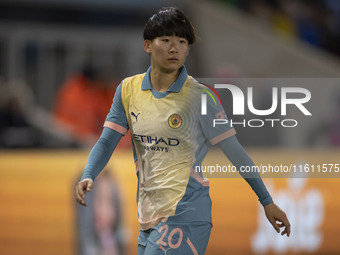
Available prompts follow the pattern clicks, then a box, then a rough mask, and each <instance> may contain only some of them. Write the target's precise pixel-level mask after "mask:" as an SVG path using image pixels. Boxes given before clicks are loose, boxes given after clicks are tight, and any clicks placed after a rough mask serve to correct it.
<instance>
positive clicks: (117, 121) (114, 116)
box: [104, 83, 129, 135]
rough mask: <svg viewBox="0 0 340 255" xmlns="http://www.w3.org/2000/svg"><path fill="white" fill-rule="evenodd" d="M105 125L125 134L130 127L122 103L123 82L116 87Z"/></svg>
mask: <svg viewBox="0 0 340 255" xmlns="http://www.w3.org/2000/svg"><path fill="white" fill-rule="evenodd" d="M104 127H108V128H111V129H113V130H115V131H117V132H119V133H121V134H122V135H125V134H126V132H127V131H128V129H129V124H128V121H127V119H126V114H125V109H124V107H123V103H122V83H120V84H119V86H118V87H117V89H116V93H115V96H114V97H113V102H112V105H111V108H110V112H109V114H108V115H107V117H106V120H105V123H104Z"/></svg>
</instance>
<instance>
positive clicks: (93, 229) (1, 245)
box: [0, 0, 340, 255]
mask: <svg viewBox="0 0 340 255" xmlns="http://www.w3.org/2000/svg"><path fill="white" fill-rule="evenodd" d="M162 6H176V7H178V8H180V9H181V10H182V11H183V12H184V13H185V14H186V15H187V16H189V17H190V19H191V20H192V22H193V24H194V26H195V27H196V30H197V33H198V36H199V40H198V42H197V43H196V44H195V45H193V46H192V47H191V50H190V55H189V57H188V59H187V63H186V67H187V69H188V72H189V74H190V75H192V76H194V77H195V78H197V79H199V80H200V79H202V80H207V81H208V82H209V83H210V84H211V85H213V84H214V83H215V82H217V81H218V82H221V81H229V80H230V79H234V81H235V79H240V78H251V79H248V80H247V82H248V83H244V84H243V86H244V87H242V86H241V85H240V88H242V90H243V91H244V94H245V95H246V88H247V87H249V86H252V87H253V88H254V98H255V99H254V103H256V104H257V106H258V107H259V108H260V107H263V108H262V109H268V108H269V107H270V104H271V102H272V101H271V100H272V94H271V90H270V89H271V88H272V87H273V86H275V87H285V86H286V87H303V88H306V89H308V90H310V92H311V96H312V98H311V100H310V102H308V104H306V106H307V108H308V109H309V110H310V111H311V112H312V116H311V117H305V116H302V115H301V112H298V111H293V110H291V111H288V114H287V116H286V117H285V118H286V119H288V118H289V119H292V118H293V119H296V120H298V121H299V125H298V126H297V127H295V128H288V129H287V128H282V127H280V126H279V125H277V126H275V127H269V128H268V127H261V128H249V127H242V126H236V130H237V133H238V139H239V140H240V141H241V143H242V144H243V145H244V146H245V148H246V150H247V151H248V153H249V154H250V156H251V157H252V159H253V160H254V161H255V163H258V164H260V163H268V164H269V163H270V164H274V165H275V164H291V163H294V164H315V165H320V164H321V165H322V164H339V163H340V161H339V158H340V157H339V155H340V150H339V145H340V46H339V45H340V2H339V1H337V0H238V1H236V0H210V1H207V0H199V1H198V0H196V1H194V0H186V1H184V0H174V1H151V0H144V1H138V0H124V1H123V0H97V1H91V0H82V1H80V0H67V1H66V0H0V201H1V206H0V208H1V209H0V225H1V228H0V253H1V254H3V255H30V254H34V255H39V254H51V255H52V254H58V255H59V254H65V255H73V254H75V255H76V254H79V255H80V254H92V255H93V254H98V255H99V254H101V255H104V254H137V235H138V231H139V225H138V220H137V208H136V203H135V195H136V186H137V179H136V176H135V170H134V168H135V166H134V163H133V156H132V150H131V141H130V138H129V135H126V136H125V137H124V138H123V139H122V140H121V142H120V144H119V145H118V148H117V149H116V151H115V152H114V154H113V157H112V159H111V160H110V163H109V164H108V166H107V168H106V169H105V170H104V171H103V173H102V174H101V175H100V177H98V179H97V180H96V183H98V185H96V187H95V190H94V191H93V192H91V195H90V196H89V197H88V198H87V199H88V203H89V206H88V207H87V208H83V207H82V208H80V207H78V206H77V205H76V203H75V199H74V185H75V183H76V182H77V181H78V180H79V178H80V176H81V174H82V171H83V169H84V166H85V164H86V160H87V156H88V153H89V151H90V149H91V147H92V146H93V145H94V143H95V142H96V140H97V139H98V137H99V135H100V133H101V130H102V125H103V122H104V120H105V117H106V114H107V113H108V111H109V108H110V105H111V102H112V97H113V95H114V93H115V89H116V87H117V86H118V84H119V83H120V81H121V80H122V79H123V78H125V77H127V76H131V75H134V74H137V73H143V72H145V71H146V70H147V68H148V66H149V56H148V55H147V54H146V53H145V52H144V50H143V38H142V34H143V28H144V24H145V22H146V21H147V20H148V18H149V17H150V16H151V15H152V14H153V13H155V12H156V11H157V10H158V9H159V8H161V7H162ZM249 82H250V83H249ZM265 83H266V86H264V85H263V84H265ZM258 84H259V85H258ZM268 88H269V89H268ZM218 93H219V94H220V95H221V97H222V102H223V106H224V107H225V108H226V112H227V114H228V116H229V117H233V116H232V113H231V112H230V107H231V105H232V104H231V103H232V99H231V95H230V93H229V94H228V93H226V92H225V91H223V90H218ZM246 114H248V115H247V116H246V118H254V116H250V115H249V113H246ZM272 117H275V116H272ZM281 117H282V116H281ZM256 118H257V119H258V117H256ZM276 118H279V117H278V116H277V115H276ZM221 157H223V156H221V154H220V152H219V151H218V150H215V149H212V151H211V153H209V156H208V158H207V161H208V162H216V160H220V159H221ZM225 163H226V164H229V162H228V161H227V160H226V162H225ZM328 168H329V167H328ZM291 177H292V178H265V179H264V181H265V183H266V185H267V187H268V188H269V189H270V191H271V194H272V196H273V198H274V200H275V201H276V203H277V204H278V205H279V206H280V207H281V208H282V209H284V210H285V211H286V212H287V215H288V216H289V219H290V220H291V224H292V235H291V237H290V238H286V237H280V236H278V235H276V234H274V231H273V229H272V227H271V226H270V225H269V223H268V222H267V221H266V220H265V218H264V215H263V210H262V208H261V206H260V205H259V203H258V202H257V200H256V196H255V195H254V194H253V192H252V191H251V189H250V188H249V187H248V185H247V184H246V182H245V181H244V180H242V179H240V178H211V180H210V184H211V196H212V200H213V221H214V227H213V231H212V235H211V239H210V243H209V246H208V250H207V252H206V254H213V255H215V254H216V255H218V254H320V255H321V254H322V255H325V254H340V245H339V243H338V239H339V237H340V220H339V219H338V213H339V210H340V199H339V198H338V196H337V194H338V193H339V191H340V188H339V187H340V181H339V178H336V177H340V174H335V175H334V178H318V179H317V178H308V175H303V176H298V177H296V176H291ZM234 194H237V196H235V195H234Z"/></svg>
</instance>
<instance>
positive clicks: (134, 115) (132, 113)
mask: <svg viewBox="0 0 340 255" xmlns="http://www.w3.org/2000/svg"><path fill="white" fill-rule="evenodd" d="M139 114H140V112H139V113H138V114H137V115H136V114H135V113H134V112H131V115H132V116H133V117H135V118H136V121H138V115H139Z"/></svg>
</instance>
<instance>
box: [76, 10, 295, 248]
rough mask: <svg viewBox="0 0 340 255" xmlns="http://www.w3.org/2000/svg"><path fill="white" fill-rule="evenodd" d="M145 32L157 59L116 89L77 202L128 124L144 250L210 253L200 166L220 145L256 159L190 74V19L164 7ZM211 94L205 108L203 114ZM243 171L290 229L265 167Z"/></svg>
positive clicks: (273, 215) (238, 161)
mask: <svg viewBox="0 0 340 255" xmlns="http://www.w3.org/2000/svg"><path fill="white" fill-rule="evenodd" d="M143 37H144V49H145V51H146V52H147V53H148V54H149V55H150V58H151V66H150V68H149V69H148V70H147V72H146V73H144V74H139V75H135V76H133V77H129V78H126V79H124V80H123V81H122V82H121V84H120V85H119V87H118V88H117V90H116V94H115V96H114V99H113V103H112V106H111V109H110V112H109V114H108V116H107V118H106V121H105V123H104V129H103V132H102V134H101V137H100V138H99V140H98V142H97V143H96V144H95V146H94V147H93V149H92V151H91V153H90V155H89V158H88V162H87V165H86V167H85V171H84V174H83V176H82V178H81V180H80V182H79V183H78V184H77V185H76V196H77V202H78V203H80V204H82V205H84V206H86V203H85V194H86V193H87V192H90V191H91V189H92V187H93V182H94V179H95V177H96V176H97V175H98V174H99V173H100V172H101V170H102V169H103V168H104V166H105V165H106V164H107V162H108V161H109V159H110V157H111V155H112V153H113V151H114V149H115V147H116V145H117V143H118V142H119V140H120V138H121V137H122V136H123V135H124V134H125V133H126V132H127V130H128V129H130V132H131V137H132V142H133V151H134V156H135V163H136V171H137V176H138V189H137V193H138V217H139V222H140V226H141V227H140V233H139V237H138V254H139V255H142V254H144V255H156V254H168V255H169V254H204V252H205V250H206V247H207V244H208V240H209V236H210V231H211V227H212V219H211V200H210V196H209V182H208V180H207V179H206V178H205V177H204V176H203V174H202V173H201V172H196V171H195V170H194V169H196V168H195V166H200V165H201V163H202V161H203V159H204V157H205V156H206V154H207V152H208V149H209V146H210V145H214V144H219V146H220V147H221V149H222V150H223V152H224V153H225V155H226V156H227V157H228V158H229V160H230V161H231V162H232V163H233V164H234V166H235V167H236V168H237V169H238V170H240V168H241V166H253V165H254V163H253V162H252V160H251V159H250V158H249V156H248V155H247V153H246V152H245V151H244V149H243V148H242V146H241V145H240V144H239V142H238V140H237V139H236V136H235V130H234V129H233V128H232V127H231V126H228V125H219V127H213V125H212V120H213V119H214V118H221V117H223V118H226V117H225V113H224V111H223V107H222V105H221V104H220V103H218V100H215V99H214V98H211V97H210V94H211V96H212V97H214V96H213V92H212V91H211V90H209V88H207V87H206V86H203V85H201V84H200V83H198V82H197V81H196V80H194V79H193V78H192V77H191V76H188V74H187V71H186V69H185V66H184V62H185V60H186V57H187V56H188V54H189V49H190V45H191V44H193V43H194V42H195V38H196V36H195V31H194V28H193V26H192V24H191V22H190V20H189V19H188V18H187V17H186V16H184V14H183V13H182V12H181V11H179V10H178V9H176V8H173V7H168V8H163V9H161V10H160V11H159V12H157V13H156V14H154V15H153V16H152V17H151V18H150V19H149V20H148V22H147V23H146V25H145V29H144V34H143ZM205 93H208V94H209V97H207V99H206V101H207V102H206V114H201V104H200V102H201V96H202V94H205ZM243 177H244V178H245V179H246V181H247V182H248V183H249V185H250V186H251V187H252V189H253V190H254V191H255V193H256V194H257V196H258V198H259V201H260V203H261V204H262V205H263V206H264V210H265V213H266V216H267V218H268V220H269V221H270V223H271V224H272V225H273V226H274V228H275V229H276V231H277V232H278V233H279V232H280V227H284V230H283V231H282V233H281V234H282V235H284V234H287V236H289V234H290V224H289V221H288V219H287V217H286V215H285V213H284V212H283V211H282V210H281V209H280V208H279V207H278V206H276V205H275V204H274V203H273V200H272V198H271V196H270V194H269V193H268V191H267V189H266V187H265V186H264V184H263V182H262V180H261V178H260V176H259V174H258V173H256V174H253V175H251V176H250V177H246V176H243ZM277 221H278V222H279V223H277Z"/></svg>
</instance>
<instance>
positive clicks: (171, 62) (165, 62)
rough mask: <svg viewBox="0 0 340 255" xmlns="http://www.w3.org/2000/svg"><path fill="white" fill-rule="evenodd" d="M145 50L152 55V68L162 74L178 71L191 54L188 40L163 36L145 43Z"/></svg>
mask: <svg viewBox="0 0 340 255" xmlns="http://www.w3.org/2000/svg"><path fill="white" fill-rule="evenodd" d="M144 49H145V51H146V52H147V53H149V54H150V55H151V66H152V68H157V69H159V70H161V71H162V72H166V73H168V72H173V71H177V70H178V69H179V68H180V67H181V66H182V65H183V64H184V62H185V59H186V57H187V56H188V54H189V49H190V46H189V43H188V40H187V39H185V38H182V37H178V36H161V37H156V38H155V39H153V40H152V41H150V40H145V41H144Z"/></svg>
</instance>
